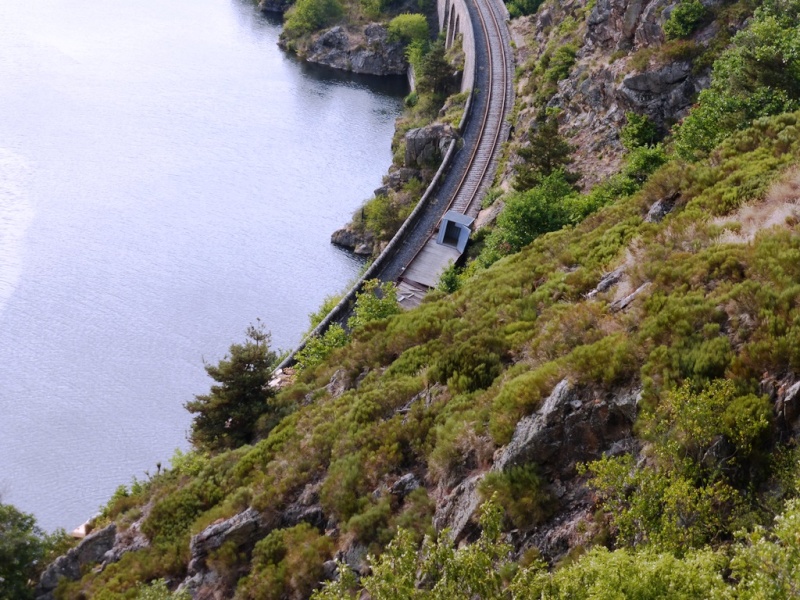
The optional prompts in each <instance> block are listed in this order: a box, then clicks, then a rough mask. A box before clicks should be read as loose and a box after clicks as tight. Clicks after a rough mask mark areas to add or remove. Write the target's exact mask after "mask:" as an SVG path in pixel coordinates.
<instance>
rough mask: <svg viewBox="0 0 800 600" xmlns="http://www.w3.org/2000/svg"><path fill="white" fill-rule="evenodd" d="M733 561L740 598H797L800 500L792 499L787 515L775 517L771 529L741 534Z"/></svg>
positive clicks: (799, 567)
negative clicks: (773, 525) (740, 541)
mask: <svg viewBox="0 0 800 600" xmlns="http://www.w3.org/2000/svg"><path fill="white" fill-rule="evenodd" d="M740 538H741V540H742V543H741V544H740V545H737V547H736V554H735V556H734V558H733V560H732V561H731V571H732V573H731V574H732V576H733V578H734V579H735V580H736V581H737V582H738V586H737V587H738V590H737V592H738V593H737V594H736V597H738V598H741V599H743V600H745V599H746V600H751V599H752V600H756V599H758V598H797V597H798V596H800V543H799V542H800V502H798V500H797V499H794V500H790V501H789V502H788V503H787V504H786V509H785V510H784V512H783V514H781V515H779V516H778V517H776V518H775V527H774V529H773V530H772V531H768V530H767V529H765V528H764V527H756V528H755V530H754V531H753V532H752V533H749V534H744V533H742V534H740Z"/></svg>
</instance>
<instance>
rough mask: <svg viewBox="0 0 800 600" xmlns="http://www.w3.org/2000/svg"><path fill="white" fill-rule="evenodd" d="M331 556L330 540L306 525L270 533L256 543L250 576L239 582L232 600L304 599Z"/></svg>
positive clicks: (317, 581) (314, 585)
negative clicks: (324, 563) (323, 564)
mask: <svg viewBox="0 0 800 600" xmlns="http://www.w3.org/2000/svg"><path fill="white" fill-rule="evenodd" d="M332 554H333V541H332V540H331V538H329V537H327V536H324V535H320V533H319V532H318V531H317V530H316V529H314V528H313V527H311V526H310V525H308V524H306V523H301V524H300V525H297V526H295V527H292V528H290V529H278V530H276V531H273V532H272V533H270V534H269V535H268V536H267V537H265V538H264V539H262V540H260V541H259V542H258V543H257V544H256V547H255V550H253V560H252V568H251V571H250V574H249V575H248V576H247V577H244V578H243V579H241V581H240V582H239V585H238V586H237V588H236V595H235V599H236V600H281V599H282V598H307V597H308V596H309V595H310V594H311V592H312V591H313V590H314V588H316V587H317V586H318V585H319V582H320V580H321V579H322V563H323V562H325V561H326V560H328V559H330V557H331V555H332Z"/></svg>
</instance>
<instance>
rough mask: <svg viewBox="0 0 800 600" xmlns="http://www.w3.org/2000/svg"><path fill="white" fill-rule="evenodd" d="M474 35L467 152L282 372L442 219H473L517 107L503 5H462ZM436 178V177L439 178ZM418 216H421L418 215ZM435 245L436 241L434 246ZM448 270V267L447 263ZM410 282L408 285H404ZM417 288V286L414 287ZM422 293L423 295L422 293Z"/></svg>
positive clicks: (400, 267) (404, 269) (473, 0)
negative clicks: (449, 215)
mask: <svg viewBox="0 0 800 600" xmlns="http://www.w3.org/2000/svg"><path fill="white" fill-rule="evenodd" d="M464 1H465V2H466V3H467V7H468V10H469V13H470V19H471V22H472V28H473V31H474V33H475V35H474V37H475V66H476V72H475V79H474V89H473V94H472V97H471V99H470V103H471V105H472V106H471V110H470V111H469V114H470V115H471V116H470V117H468V118H467V121H466V124H465V126H464V130H463V131H462V132H461V134H462V136H463V140H464V146H465V148H466V149H469V152H465V150H464V149H462V150H460V151H458V152H456V153H455V154H454V155H453V157H452V161H451V162H450V163H449V171H447V172H446V174H444V176H443V177H442V178H441V179H440V180H439V181H437V182H436V183H435V184H432V186H431V188H435V189H429V190H428V192H426V196H427V195H428V194H429V193H430V192H432V193H431V194H430V197H429V198H428V199H427V201H423V200H421V201H420V206H418V208H417V209H415V211H414V213H412V216H411V217H409V219H408V220H407V222H406V223H405V224H404V226H403V227H402V228H401V230H400V231H399V232H398V234H397V235H396V236H395V238H394V239H393V240H392V242H390V244H389V247H388V248H387V249H386V250H385V251H384V253H383V254H381V256H379V257H378V258H377V259H376V260H375V262H374V263H373V265H372V266H371V267H370V268H369V269H367V271H366V273H365V274H364V275H363V276H362V278H361V279H360V280H359V281H358V282H357V283H356V284H355V285H354V286H353V288H351V289H350V290H349V291H348V292H347V294H345V297H344V298H343V299H342V300H341V301H340V303H339V304H338V305H337V306H336V307H335V308H334V309H333V310H332V311H331V312H330V313H329V314H328V315H327V316H326V317H325V319H323V320H322V322H321V323H320V324H319V325H318V326H317V327H316V328H315V329H314V331H313V332H311V334H310V335H309V337H307V338H306V339H305V340H303V341H302V342H301V343H300V345H299V346H298V347H297V348H295V349H294V350H293V351H292V352H291V353H290V354H289V355H288V356H287V357H286V358H285V359H284V360H283V361H282V362H281V364H280V365H278V369H281V368H283V367H287V366H289V365H291V364H293V363H294V356H295V354H296V352H298V351H300V350H301V349H303V348H304V347H305V344H306V342H307V341H308V339H309V338H310V337H312V336H317V335H322V334H323V333H325V331H326V330H327V328H328V327H329V326H330V325H331V324H332V323H340V324H343V325H344V324H346V322H347V319H348V317H349V316H350V314H352V309H353V305H354V302H355V297H356V294H357V292H358V291H359V290H360V289H361V286H362V285H363V283H364V281H365V280H367V279H380V280H382V281H395V282H396V281H400V280H401V279H402V278H403V276H404V274H407V273H408V270H409V269H410V268H411V267H412V266H413V265H414V261H415V260H416V259H418V258H419V257H420V253H421V252H422V251H423V249H424V248H425V247H426V245H429V242H430V241H431V239H432V237H433V235H434V234H435V232H436V228H437V226H438V225H439V222H440V221H441V219H442V217H443V215H444V214H445V213H446V212H447V211H448V210H457V211H459V212H461V213H463V214H465V215H468V216H471V217H474V216H476V215H477V213H478V211H479V210H480V202H481V200H482V198H483V195H484V194H485V192H486V191H487V190H488V188H489V187H490V186H491V184H492V180H493V179H494V173H495V170H496V167H497V162H498V159H499V155H500V150H501V146H502V143H503V141H504V140H505V139H507V138H508V134H509V130H510V124H509V123H508V122H507V120H506V117H507V113H508V111H509V110H510V107H511V105H512V103H513V86H512V81H513V73H512V71H511V69H512V59H511V44H510V38H509V34H508V30H507V28H506V27H505V18H506V14H507V13H505V12H504V11H505V7H504V5H503V4H502V0H464ZM436 179H438V175H437V178H436ZM415 213H417V214H415ZM433 243H435V242H433ZM445 266H446V264H445ZM404 282H405V283H408V281H407V280H404ZM412 285H413V282H412ZM420 291H421V292H422V293H424V290H422V289H421V288H420Z"/></svg>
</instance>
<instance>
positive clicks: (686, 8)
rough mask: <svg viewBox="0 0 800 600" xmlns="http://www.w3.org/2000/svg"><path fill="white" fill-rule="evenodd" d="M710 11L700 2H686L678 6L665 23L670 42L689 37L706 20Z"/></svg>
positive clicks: (696, 0)
mask: <svg viewBox="0 0 800 600" xmlns="http://www.w3.org/2000/svg"><path fill="white" fill-rule="evenodd" d="M707 14H708V10H706V7H705V6H703V4H702V3H701V2H700V0H684V1H683V2H681V3H680V4H678V6H676V7H675V8H674V9H673V11H672V12H671V13H670V15H669V19H667V22H666V23H664V35H666V37H667V39H668V40H674V39H678V38H685V37H689V36H690V35H691V34H692V33H693V32H694V31H695V29H697V28H698V27H699V26H700V24H701V23H702V22H703V20H704V19H705V18H706V15H707Z"/></svg>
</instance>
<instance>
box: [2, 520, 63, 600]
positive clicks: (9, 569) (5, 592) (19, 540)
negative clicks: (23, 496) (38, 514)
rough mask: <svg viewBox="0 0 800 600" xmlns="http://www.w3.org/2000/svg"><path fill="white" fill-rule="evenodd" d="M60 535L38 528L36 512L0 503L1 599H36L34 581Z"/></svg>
mask: <svg viewBox="0 0 800 600" xmlns="http://www.w3.org/2000/svg"><path fill="white" fill-rule="evenodd" d="M58 537H59V535H58V534H56V535H54V536H48V535H46V534H45V533H44V531H42V530H41V529H39V527H38V526H37V525H36V519H35V518H34V517H33V515H28V514H25V513H23V512H20V511H19V510H17V509H16V508H15V507H13V506H11V505H10V504H0V600H25V599H26V598H33V585H32V582H34V581H35V580H36V578H37V577H38V575H39V574H40V573H41V571H42V569H43V567H44V566H45V565H44V564H43V562H44V559H45V556H46V555H47V553H48V551H49V549H50V548H51V547H52V546H53V545H54V544H55V543H56V542H57V539H58Z"/></svg>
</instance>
